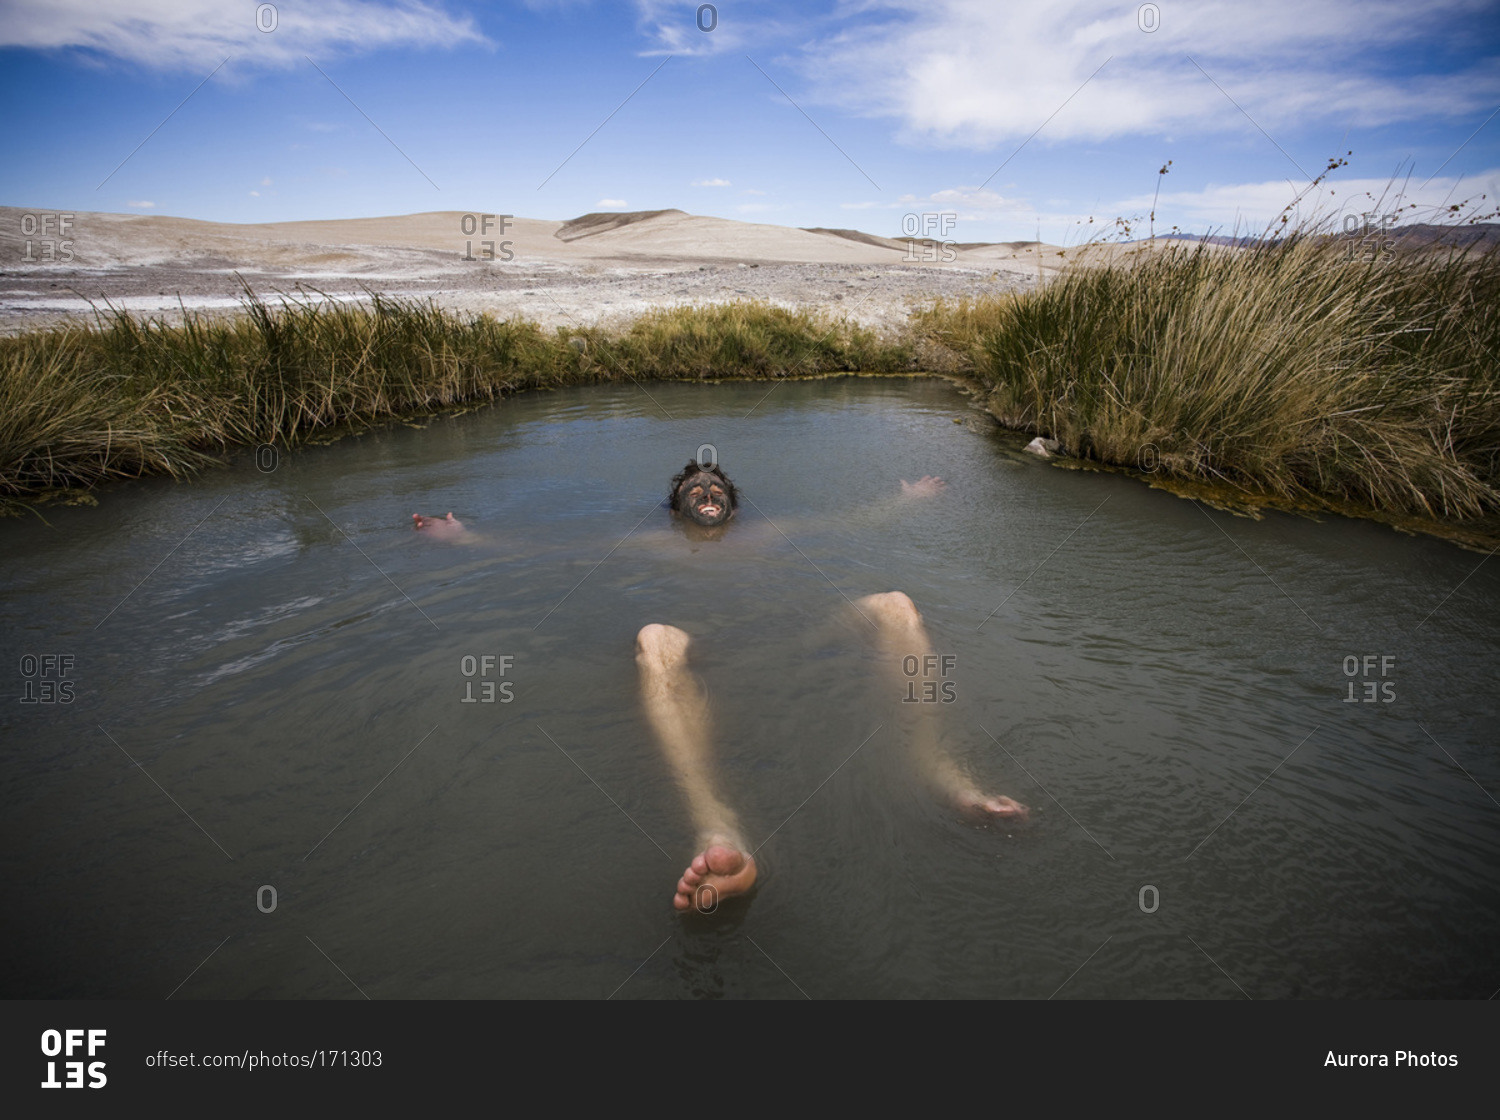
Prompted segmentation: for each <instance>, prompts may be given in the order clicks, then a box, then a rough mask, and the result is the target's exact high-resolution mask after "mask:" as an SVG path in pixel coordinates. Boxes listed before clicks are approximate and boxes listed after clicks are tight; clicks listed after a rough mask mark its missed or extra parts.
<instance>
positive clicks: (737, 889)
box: [672, 844, 756, 914]
mask: <svg viewBox="0 0 1500 1120" xmlns="http://www.w3.org/2000/svg"><path fill="white" fill-rule="evenodd" d="M755 874H756V871H755V857H754V856H750V855H746V854H745V853H744V852H742V851H740V850H739V849H738V848H732V847H730V846H728V845H726V844H710V845H709V846H708V847H707V848H705V849H703V851H701V852H699V853H698V854H697V855H695V856H694V857H693V862H692V863H690V864H688V868H687V870H686V871H684V872H683V873H682V878H681V879H679V880H677V893H676V894H675V895H674V896H673V897H672V905H673V907H674V908H676V909H678V910H697V911H698V912H699V913H700V914H712V913H713V912H714V910H716V909H717V908H718V905H719V903H720V902H721V901H722V900H723V899H726V898H733V897H734V896H735V895H738V894H744V893H745V892H746V891H748V890H749V889H750V888H751V887H752V886H754V885H755Z"/></svg>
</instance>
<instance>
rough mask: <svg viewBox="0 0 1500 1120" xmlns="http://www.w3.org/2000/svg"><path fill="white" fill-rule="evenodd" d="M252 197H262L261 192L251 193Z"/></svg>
mask: <svg viewBox="0 0 1500 1120" xmlns="http://www.w3.org/2000/svg"><path fill="white" fill-rule="evenodd" d="M250 197H251V198H259V197H260V191H251V192H250Z"/></svg>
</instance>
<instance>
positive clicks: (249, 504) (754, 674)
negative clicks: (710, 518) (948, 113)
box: [0, 378, 1500, 999]
mask: <svg viewBox="0 0 1500 1120" xmlns="http://www.w3.org/2000/svg"><path fill="white" fill-rule="evenodd" d="M955 419H957V420H961V421H962V422H961V423H954V421H955ZM1022 442H1024V441H1023V440H1021V439H1019V438H1017V437H1014V436H1011V435H1008V434H1005V433H1000V432H996V431H995V430H993V429H992V428H991V427H990V425H989V424H988V422H987V421H986V420H985V419H984V418H983V416H982V415H981V414H979V413H978V412H976V411H974V410H972V409H971V408H970V406H969V404H968V402H967V401H966V399H965V398H964V397H962V396H961V395H959V394H958V393H957V392H956V391H955V390H953V389H952V388H950V387H949V386H947V385H945V384H942V383H938V382H931V381H920V380H905V379H897V380H885V379H858V378H849V379H836V380H824V381H808V382H791V383H784V384H780V385H775V386H772V385H768V384H724V385H677V384H653V385H651V386H649V392H647V391H646V390H645V389H642V388H639V387H636V386H629V387H624V388H614V387H604V388H592V389H579V390H570V391H565V392H556V393H550V394H537V395H530V396H525V397H521V398H517V399H514V400H511V401H507V402H505V403H504V404H503V405H501V406H499V407H497V408H493V409H485V410H481V411H478V412H473V413H469V414H466V415H462V416H457V417H451V418H440V419H436V420H433V421H431V422H430V423H428V424H427V425H426V427H425V428H420V429H418V428H413V427H407V426H396V427H392V428H389V429H385V430H382V431H378V432H372V433H367V434H365V435H362V436H359V437H357V438H350V439H346V440H344V441H342V442H339V443H336V444H334V445H331V446H328V447H322V448H309V449H304V450H302V451H299V452H295V453H290V454H289V453H285V452H283V453H282V454H281V456H280V457H279V459H278V460H277V462H276V463H275V465H274V468H273V469H270V470H262V469H258V468H257V465H256V463H255V462H254V461H253V460H252V458H251V457H250V456H248V455H247V456H244V457H243V458H242V459H241V460H239V461H237V462H236V463H235V464H234V465H232V466H231V467H230V468H229V469H226V470H223V471H221V472H217V473H213V474H208V475H204V476H202V477H201V478H199V479H197V480H195V481H193V482H191V483H186V484H176V483H171V482H166V481H150V482H143V483H139V484H132V485H129V486H123V487H116V488H113V489H110V490H108V491H106V492H104V493H103V494H102V495H101V504H100V505H99V506H98V507H97V508H78V509H54V510H49V511H47V514H46V516H47V519H48V521H49V522H50V525H46V526H44V525H42V524H41V523H40V522H38V521H36V520H35V519H31V520H22V521H18V520H12V521H7V522H5V523H3V524H0V542H3V547H0V557H3V558H0V581H3V586H4V587H5V588H6V590H7V595H6V597H5V600H4V606H3V608H0V609H3V612H4V613H3V627H0V633H3V642H4V653H5V662H6V664H7V665H9V666H10V667H11V668H10V678H9V680H10V683H9V687H10V690H11V693H12V697H13V699H12V703H10V704H8V705H6V706H4V708H3V709H0V711H3V715H0V736H3V742H4V747H3V750H4V762H5V766H4V771H3V775H4V776H3V779H0V781H3V788H4V805H5V809H6V812H5V814H4V824H3V837H4V842H3V845H0V852H3V854H0V867H3V875H4V883H5V886H6V887H7V888H8V889H7V897H8V898H9V899H10V900H11V907H10V915H9V921H8V923H7V924H8V929H9V936H8V941H9V946H10V952H9V953H7V954H6V959H5V961H4V963H3V964H0V977H3V980H0V992H3V994H5V995H6V996H10V997H29V996H43V997H105V998H144V999H159V998H163V997H166V996H168V995H171V996H172V998H174V999H203V998H231V999H235V998H252V997H277V998H304V997H305V998H314V999H340V998H356V999H357V998H360V995H361V993H363V994H366V995H369V996H370V997H372V998H429V997H430V998H465V997H481V998H505V997H517V996H541V997H583V998H598V997H605V996H611V995H613V996H614V997H615V998H660V997H678V996H728V997H756V998H761V997H770V998H781V997H793V998H800V996H801V995H802V994H806V995H808V996H812V997H814V998H829V997H860V996H931V997H955V996H957V997H963V996H976V997H986V998H989V997H999V998H1008V997H1019V998H1047V997H1049V996H1053V995H1056V996H1057V997H1058V998H1139V997H1167V998H1241V997H1242V996H1245V995H1248V996H1251V997H1254V998H1257V999H1266V998H1286V997H1304V998H1324V999H1348V998H1383V997H1417V998H1428V997H1455V998H1466V997H1476V996H1477V997H1480V998H1483V997H1487V996H1488V995H1489V994H1490V993H1491V991H1492V990H1493V987H1494V984H1495V983H1496V982H1497V981H1496V979H1495V976H1496V967H1495V966H1496V963H1497V961H1496V951H1495V949H1494V945H1495V938H1494V932H1495V929H1496V927H1497V924H1500V806H1497V804H1496V802H1495V800H1494V798H1493V796H1492V795H1497V794H1500V759H1497V752H1496V749H1495V740H1496V736H1495V729H1496V727H1497V726H1500V699H1497V697H1496V690H1495V687H1494V684H1495V680H1496V675H1497V674H1496V669H1497V666H1500V594H1497V592H1500V567H1497V566H1496V565H1495V563H1494V562H1493V561H1492V562H1490V563H1488V564H1482V563H1481V560H1482V559H1483V557H1481V556H1479V555H1476V554H1474V553H1470V552H1465V551H1462V550H1460V549H1458V548H1455V547H1453V546H1451V545H1448V544H1445V543H1443V542H1439V541H1434V540H1426V539H1416V538H1410V537H1405V536H1401V535H1398V534H1396V533H1394V532H1392V531H1391V530H1389V529H1387V528H1384V527H1382V526H1379V525H1375V524H1371V523H1367V522H1357V521H1345V520H1342V519H1330V520H1328V521H1326V522H1324V523H1322V524H1319V523H1314V522H1312V521H1308V520H1304V519H1299V518H1294V517H1291V516H1287V515H1280V514H1272V515H1269V516H1267V517H1266V518H1265V519H1264V520H1262V521H1249V520H1244V519H1236V518H1233V517H1230V516H1228V515H1226V514H1223V513H1219V512H1215V511H1211V510H1207V509H1205V508H1203V507H1200V506H1198V505H1196V504H1194V503H1192V502H1188V501H1184V500H1181V499H1178V498H1175V497H1172V496H1170V495H1167V494H1165V493H1162V492H1159V491H1154V490H1151V489H1148V488H1147V487H1145V486H1142V485H1141V484H1139V483H1138V482H1136V481H1133V480H1131V479H1128V478H1124V477H1119V476H1112V475H1104V474H1089V473H1083V472H1072V471H1059V470H1055V469H1052V468H1051V467H1049V466H1047V465H1046V464H1044V463H1040V462H1037V461H1034V460H1031V459H1028V458H1027V457H1025V456H1023V455H1021V454H1020V453H1019V452H1018V451H1017V447H1018V446H1019V444H1020V443H1022ZM703 445H711V446H712V447H714V448H715V449H716V450H717V453H718V456H719V458H720V460H721V461H722V463H723V465H724V467H725V468H726V470H727V471H728V472H729V473H730V475H731V476H732V477H733V478H734V479H735V481H736V482H737V483H738V484H739V485H740V486H741V487H742V488H743V490H744V492H745V494H746V496H747V498H748V504H747V505H746V506H745V507H744V508H743V510H742V519H741V520H740V521H739V522H737V523H736V524H735V525H733V526H732V527H731V529H730V532H729V533H728V534H727V535H726V536H725V538H724V539H723V540H720V541H710V542H702V541H693V540H691V539H689V538H688V537H686V536H685V535H684V534H683V533H681V532H680V531H678V530H676V529H674V528H673V526H672V524H671V523H670V520H669V517H668V515H667V513H666V512H665V511H664V510H663V509H662V508H661V506H660V503H661V500H662V498H663V497H664V496H665V493H666V485H667V480H668V478H669V477H670V476H671V475H672V474H673V473H674V472H675V471H676V470H677V469H679V468H680V467H681V466H682V464H683V463H684V462H685V461H686V460H687V459H688V458H690V457H691V456H693V455H694V454H695V453H697V451H698V450H699V448H700V447H701V446H703ZM261 466H262V467H267V466H271V464H270V462H269V461H265V462H262V463H261ZM927 474H935V475H941V476H942V477H943V478H945V479H946V480H947V481H948V486H947V489H946V490H945V491H944V492H943V493H942V494H941V495H939V496H937V497H935V498H932V499H929V500H925V501H914V502H910V503H907V504H905V505H904V506H903V505H900V504H899V503H898V504H897V505H896V506H895V507H894V508H887V507H888V505H889V502H888V500H889V499H890V498H891V497H892V496H894V495H896V494H898V493H899V492H900V490H901V480H902V479H903V478H904V479H916V478H919V477H921V476H922V475H927ZM449 510H452V511H453V512H454V513H455V515H456V516H458V517H459V518H460V519H462V520H464V521H465V522H466V523H467V524H468V525H469V526H470V528H471V529H472V531H473V534H474V536H473V538H472V539H471V540H470V541H468V542H466V543H445V542H442V541H437V540H433V539H431V538H429V537H428V536H427V535H425V534H420V533H416V532H413V531H412V529H411V514H412V513H413V512H422V513H429V514H433V513H435V514H442V513H446V512H447V511H449ZM882 510H884V511H885V513H884V514H883V513H880V512H879V511H882ZM872 511H875V512H872ZM886 514H888V516H887V515H886ZM893 589H899V590H902V591H904V592H906V593H907V594H909V595H910V596H911V597H912V599H913V600H914V601H915V602H916V604H917V606H918V607H919V608H920V609H921V611H922V612H923V615H924V617H925V619H926V624H927V627H928V630H929V632H930V634H931V636H932V641H933V645H934V647H935V649H936V650H937V651H938V652H939V653H941V654H942V655H944V656H945V657H950V658H951V662H947V663H946V664H948V665H949V670H948V671H949V674H950V677H949V680H950V681H951V684H952V686H953V687H952V690H951V692H952V695H953V697H954V700H953V702H952V703H950V704H944V705H942V706H941V711H940V719H941V726H942V736H943V742H944V744H945V746H946V747H947V749H949V750H950V751H951V752H952V753H953V754H954V755H955V756H957V757H959V758H960V759H962V760H963V761H964V763H965V764H966V765H967V766H968V767H969V768H970V769H971V770H972V771H973V772H974V773H975V774H976V775H977V776H978V777H979V779H980V780H981V781H982V783H983V784H984V785H986V786H987V787H988V788H991V789H993V790H995V791H996V792H1000V793H1006V794H1009V795H1011V796H1014V797H1016V798H1018V799H1020V800H1022V801H1024V802H1026V803H1027V804H1028V805H1030V806H1031V807H1032V809H1033V816H1032V820H1031V822H1030V823H1029V824H1027V825H1025V826H1023V827H1016V828H1011V829H1005V828H997V827H990V826H983V825H976V824H973V823H970V822H967V821H964V820H961V819H959V818H957V817H956V816H954V815H953V814H952V813H951V812H950V811H949V810H948V809H946V808H945V807H944V806H942V805H940V804H937V803H936V802H934V801H933V800H932V798H931V797H930V796H929V795H928V794H927V793H926V791H925V790H924V789H923V788H922V787H920V786H919V785H917V784H916V783H914V782H913V780H912V771H911V768H910V766H909V765H908V761H909V760H908V757H907V753H906V751H905V749H904V748H905V747H906V746H907V744H906V743H904V742H903V741H902V735H901V726H902V720H901V708H900V704H899V699H900V698H899V696H898V695H897V693H896V690H895V688H894V686H893V684H892V682H891V681H890V680H889V679H888V677H886V676H882V675H881V674H880V673H879V672H878V671H877V670H878V667H877V666H876V664H875V662H874V658H873V656H872V654H871V651H870V650H869V648H868V641H867V635H864V634H862V633H861V632H860V629H859V627H858V625H856V624H853V623H851V622H850V619H849V607H848V605H847V604H848V601H849V600H851V599H856V598H858V597H859V596H862V595H867V594H870V593H873V592H878V591H887V590H893ZM648 622H670V623H673V624H675V625H677V626H680V627H682V628H683V629H685V630H687V631H688V632H689V633H690V634H691V635H692V637H693V649H692V657H693V663H692V664H693V669H694V671H695V672H696V673H697V674H698V675H699V677H700V679H701V680H702V682H703V684H704V686H705V687H706V689H707V690H708V693H709V695H710V696H711V704H712V711H713V717H714V727H715V762H716V769H717V774H718V780H719V784H720V786H721V788H722V790H723V791H724V794H725V796H726V797H727V798H728V799H730V800H731V801H732V802H733V804H734V806H735V808H736V809H737V811H738V812H739V814H740V816H741V818H742V820H743V821H744V823H745V827H746V830H747V831H748V832H749V833H751V834H752V835H753V836H754V840H755V842H756V843H757V844H758V845H759V847H758V849H757V859H758V861H759V863H760V865H761V868H762V879H761V882H760V884H759V885H758V887H757V890H756V891H755V893H754V894H753V895H752V896H751V897H750V898H749V899H747V900H736V901H732V902H729V903H726V904H725V905H724V906H723V908H722V909H721V910H720V912H719V913H717V914H715V915H713V916H711V917H708V918H699V917H693V918H688V919H684V918H683V917H681V916H679V915H677V914H676V913H675V912H674V911H673V910H672V907H671V896H672V889H673V885H674V884H675V882H676V880H677V877H678V875H679V874H680V873H681V871H682V868H683V866H684V865H685V864H686V862H687V860H688V859H689V858H690V857H691V855H692V853H693V849H692V842H693V836H692V829H691V826H690V822H689V819H688V815H687V811H686V806H685V805H684V803H683V801H682V797H681V794H680V793H679V791H678V789H677V787H676V786H675V784H674V782H673V779H672V775H671V772H670V771H669V770H668V768H667V766H666V763H665V761H664V760H663V759H662V758H661V757H660V755H659V753H658V751H657V748H656V747H655V745H654V744H653V742H652V739H651V737H650V735H649V733H648V730H647V728H646V726H645V723H644V720H643V717H642V713H641V711H640V707H639V703H638V699H637V670H636V667H635V665H634V661H633V658H632V652H633V647H632V643H633V639H634V636H635V634H636V632H637V631H638V630H639V628H640V627H641V626H642V625H644V624H645V623H648ZM47 654H50V655H55V656H57V657H59V658H62V657H66V658H71V659H72V660H71V662H68V663H65V664H66V667H65V669H64V668H59V666H60V665H63V664H64V663H62V662H46V663H45V664H46V666H47V668H46V669H45V671H44V667H43V666H44V663H43V662H42V660H41V657H42V656H43V655H47ZM32 657H35V658H36V660H31V659H30V658H32ZM489 657H493V658H494V660H493V661H489V660H486V659H487V658H489ZM1366 658H1369V659H1370V660H1366ZM502 670H503V675H502ZM64 681H66V682H67V688H66V690H62V689H61V684H62V682H64ZM62 691H66V692H67V693H68V694H69V695H71V697H72V699H71V702H68V703H58V702H53V703H40V702H38V703H31V702H29V701H30V700H31V699H32V698H36V699H38V700H40V699H42V698H43V694H44V693H48V694H50V695H51V696H52V697H53V698H59V697H60V694H61V692H62ZM1367 696H1370V697H1373V699H1372V700H1371V701H1369V702H1366V701H1365V698H1366V697H1367Z"/></svg>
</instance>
